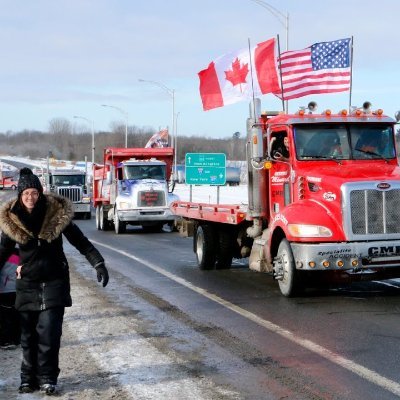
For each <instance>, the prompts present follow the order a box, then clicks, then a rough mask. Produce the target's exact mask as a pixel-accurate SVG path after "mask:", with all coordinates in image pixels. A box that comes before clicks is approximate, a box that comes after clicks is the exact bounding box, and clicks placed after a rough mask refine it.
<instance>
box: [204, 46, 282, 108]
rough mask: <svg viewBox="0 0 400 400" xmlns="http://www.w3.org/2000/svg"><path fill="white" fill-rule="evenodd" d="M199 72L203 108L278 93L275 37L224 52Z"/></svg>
mask: <svg viewBox="0 0 400 400" xmlns="http://www.w3.org/2000/svg"><path fill="white" fill-rule="evenodd" d="M198 75H199V78H200V96H201V100H202V102H203V109H204V111H207V110H210V109H212V108H216V107H222V106H225V105H227V104H233V103H236V102H238V101H241V100H248V99H252V98H253V93H254V96H255V97H258V96H260V95H262V94H266V93H274V92H279V91H280V85H279V80H278V73H277V67H276V58H275V39H269V40H267V41H265V42H262V43H259V44H258V45H257V46H255V47H253V48H251V49H243V50H239V51H236V52H232V53H229V54H225V55H223V56H221V57H219V58H217V59H216V60H215V61H213V62H211V63H210V65H209V66H208V67H207V68H206V69H204V70H203V71H200V72H199V74H198ZM252 77H253V83H252Z"/></svg>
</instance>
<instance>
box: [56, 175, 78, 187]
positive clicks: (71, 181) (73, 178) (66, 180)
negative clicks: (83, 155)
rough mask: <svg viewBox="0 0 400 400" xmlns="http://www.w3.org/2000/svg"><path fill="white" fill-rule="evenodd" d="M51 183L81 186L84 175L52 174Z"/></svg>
mask: <svg viewBox="0 0 400 400" xmlns="http://www.w3.org/2000/svg"><path fill="white" fill-rule="evenodd" d="M52 184H53V185H55V186H81V185H84V184H85V175H53V176H52Z"/></svg>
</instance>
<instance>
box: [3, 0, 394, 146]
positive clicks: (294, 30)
mask: <svg viewBox="0 0 400 400" xmlns="http://www.w3.org/2000/svg"><path fill="white" fill-rule="evenodd" d="M267 3H268V4H271V5H273V6H274V7H276V8H278V9H279V10H280V11H282V12H283V13H284V14H286V13H287V12H288V13H289V49H292V50H295V49H296V50H297V49H302V48H304V47H307V46H309V45H311V44H313V43H315V42H321V41H330V40H336V39H341V38H345V37H351V36H353V37H354V65H353V95H352V98H353V101H352V103H353V104H354V105H358V106H361V105H362V103H363V102H364V101H365V100H369V101H370V102H371V103H372V104H373V106H374V107H376V108H383V109H384V111H385V113H386V114H388V115H390V116H393V115H394V113H395V111H397V110H398V109H400V99H399V97H400V96H399V88H400V83H399V77H400V62H399V61H400V52H399V45H400V33H399V32H400V27H399V24H398V21H399V15H400V1H393V0H380V1H378V2H377V1H376V0H373V1H372V0H362V1H361V0H351V1H349V0H334V1H330V0H325V1H315V2H302V1H297V0H291V1H290V0H280V1H279V0H269V1H268V2H267ZM0 6H1V15H0V19H1V20H0V34H1V37H2V40H1V43H0V48H1V54H2V61H1V63H0V102H1V104H0V132H6V131H8V130H11V131H20V130H22V129H37V130H43V131H47V130H48V124H49V121H50V120H51V119H53V118H66V119H68V120H70V121H71V123H73V124H75V125H77V129H85V128H87V127H88V125H89V124H87V123H86V122H85V121H84V120H77V119H74V118H73V116H74V115H79V116H83V117H85V118H87V119H88V120H90V121H93V122H94V128H95V131H98V130H109V129H110V126H111V125H110V124H111V123H112V122H116V121H121V122H123V121H124V117H123V114H122V113H120V112H119V111H118V110H116V109H112V108H105V107H101V105H102V104H108V105H112V106H114V107H119V108H120V109H122V110H124V111H126V112H127V113H128V120H129V125H136V126H139V127H142V126H151V127H154V128H156V129H158V128H159V127H166V126H168V125H169V126H170V125H171V121H172V101H171V97H170V96H169V95H168V93H167V91H165V90H163V89H162V88H161V87H159V86H157V85H155V84H151V83H142V82H139V81H138V79H145V80H151V81H156V82H159V83H161V84H162V85H165V86H166V87H167V88H169V89H173V90H174V91H175V100H176V101H175V107H176V112H179V116H178V123H177V127H178V135H196V136H205V137H219V138H222V137H230V136H232V134H233V133H234V132H236V131H239V132H241V133H242V135H244V134H245V123H246V118H247V116H248V103H247V102H240V103H237V104H234V105H230V106H226V107H223V108H217V109H214V110H210V111H207V112H204V111H203V110H202V105H201V99H200V95H199V90H198V84H199V81H198V76H197V73H198V72H199V71H200V70H202V69H204V68H206V67H207V65H208V64H209V62H210V61H212V60H214V59H216V58H217V57H219V56H221V55H223V54H225V53H228V52H231V51H235V50H239V49H241V48H244V47H247V43H248V39H250V41H251V43H252V44H254V45H255V44H256V43H259V42H262V41H264V40H267V39H269V38H272V37H275V36H276V35H277V34H279V36H280V40H281V47H282V48H283V49H285V38H286V36H285V29H284V26H283V24H282V23H281V22H279V20H278V18H277V17H275V16H274V15H272V14H271V13H270V12H269V11H268V10H267V9H265V8H263V7H261V6H260V5H258V4H256V3H255V2H254V1H252V0H201V1H200V0H56V1H54V0H34V1H32V0H14V1H4V0H0ZM261 100H262V108H263V109H272V110H276V109H278V110H279V109H280V107H281V103H280V101H279V100H278V99H277V98H275V97H274V96H272V95H265V96H263V97H262V98H261ZM311 100H315V101H317V103H318V104H319V109H321V110H322V109H324V108H332V109H333V110H339V109H342V108H346V107H348V102H349V94H348V93H344V94H334V95H318V96H316V95H315V96H311V97H303V98H302V99H298V100H293V101H290V102H289V107H290V110H292V111H294V110H296V109H297V108H298V106H299V105H306V104H307V103H308V102H309V101H311Z"/></svg>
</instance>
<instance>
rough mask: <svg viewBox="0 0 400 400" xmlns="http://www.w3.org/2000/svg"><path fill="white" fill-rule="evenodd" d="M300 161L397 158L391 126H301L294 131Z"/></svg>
mask: <svg viewBox="0 0 400 400" xmlns="http://www.w3.org/2000/svg"><path fill="white" fill-rule="evenodd" d="M294 138H295V143H296V155H297V158H298V159H299V160H321V159H322V160H324V159H338V160H364V159H392V158H394V157H395V145H394V140H393V128H392V125H379V124H370V125H365V124H364V125H363V124H344V125H337V124H336V125H333V124H332V125H328V124H326V125H307V126H306V125H299V126H296V127H295V129H294Z"/></svg>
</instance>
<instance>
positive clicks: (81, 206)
mask: <svg viewBox="0 0 400 400" xmlns="http://www.w3.org/2000/svg"><path fill="white" fill-rule="evenodd" d="M73 204H74V207H73V208H74V212H75V213H82V212H85V213H86V212H90V203H73Z"/></svg>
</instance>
